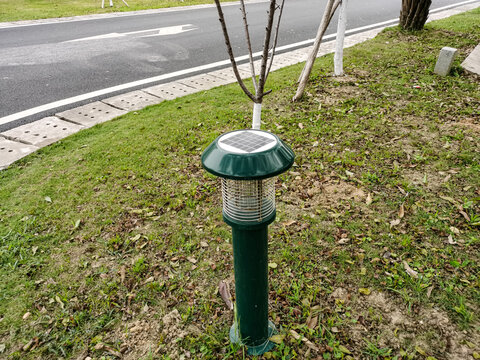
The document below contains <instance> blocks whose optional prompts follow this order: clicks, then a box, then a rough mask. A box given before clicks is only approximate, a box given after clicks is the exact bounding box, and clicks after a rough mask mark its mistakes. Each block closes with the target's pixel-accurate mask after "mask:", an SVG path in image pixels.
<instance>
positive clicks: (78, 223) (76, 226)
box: [73, 219, 82, 229]
mask: <svg viewBox="0 0 480 360" xmlns="http://www.w3.org/2000/svg"><path fill="white" fill-rule="evenodd" d="M81 223H82V220H81V219H78V220H77V221H75V226H74V227H73V229H78V227H79V226H80V224H81Z"/></svg>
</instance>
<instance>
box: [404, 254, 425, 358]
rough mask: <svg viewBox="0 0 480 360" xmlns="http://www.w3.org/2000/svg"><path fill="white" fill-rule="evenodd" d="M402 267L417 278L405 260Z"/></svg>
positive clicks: (416, 273)
mask: <svg viewBox="0 0 480 360" xmlns="http://www.w3.org/2000/svg"><path fill="white" fill-rule="evenodd" d="M403 267H404V268H405V271H406V272H407V274H408V275H410V276H411V277H413V278H415V279H418V272H416V271H415V270H413V269H412V268H411V267H410V266H408V263H407V262H406V261H405V260H404V261H403ZM422 355H423V354H422Z"/></svg>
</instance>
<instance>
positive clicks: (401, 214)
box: [398, 204, 405, 219]
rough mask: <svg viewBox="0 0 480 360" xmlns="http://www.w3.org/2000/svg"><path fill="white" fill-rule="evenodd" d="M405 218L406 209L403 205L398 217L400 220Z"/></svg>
mask: <svg viewBox="0 0 480 360" xmlns="http://www.w3.org/2000/svg"><path fill="white" fill-rule="evenodd" d="M404 216H405V208H404V206H403V204H402V205H400V209H399V210H398V217H399V218H400V219H402V218H403V217H404Z"/></svg>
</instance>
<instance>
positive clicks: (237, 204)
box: [222, 177, 276, 223]
mask: <svg viewBox="0 0 480 360" xmlns="http://www.w3.org/2000/svg"><path fill="white" fill-rule="evenodd" d="M275 179H276V178H275V177H271V178H267V179H263V180H231V179H225V178H222V196H223V211H224V213H225V215H227V216H228V217H229V218H231V219H233V220H236V221H239V222H249V223H251V222H261V221H263V220H264V219H265V218H267V217H268V216H270V215H271V214H272V213H273V212H274V211H275Z"/></svg>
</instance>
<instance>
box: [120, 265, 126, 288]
mask: <svg viewBox="0 0 480 360" xmlns="http://www.w3.org/2000/svg"><path fill="white" fill-rule="evenodd" d="M124 281H125V266H122V267H121V268H120V283H121V284H123V282H124Z"/></svg>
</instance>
